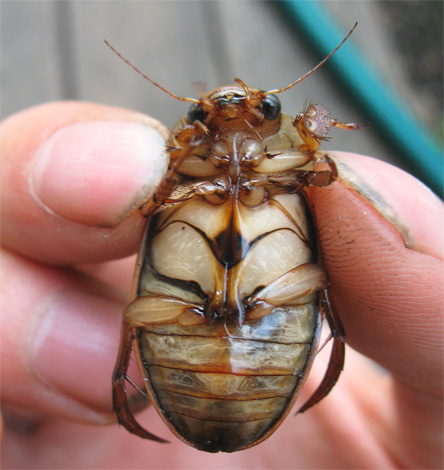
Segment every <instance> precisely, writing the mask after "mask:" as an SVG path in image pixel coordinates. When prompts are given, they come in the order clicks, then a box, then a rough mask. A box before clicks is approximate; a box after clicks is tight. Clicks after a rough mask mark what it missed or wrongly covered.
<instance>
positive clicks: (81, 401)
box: [1, 103, 444, 469]
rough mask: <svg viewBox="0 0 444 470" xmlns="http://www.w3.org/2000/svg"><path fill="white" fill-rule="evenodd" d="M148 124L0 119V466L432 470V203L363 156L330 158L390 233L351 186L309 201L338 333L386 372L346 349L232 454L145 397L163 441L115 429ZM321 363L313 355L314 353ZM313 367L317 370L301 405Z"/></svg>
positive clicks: (91, 109) (89, 108) (124, 119)
mask: <svg viewBox="0 0 444 470" xmlns="http://www.w3.org/2000/svg"><path fill="white" fill-rule="evenodd" d="M79 123H85V124H79ZM70 124H73V125H72V126H69V125H70ZM148 125H152V126H155V127H156V128H157V129H158V130H159V131H160V132H161V133H162V134H164V132H165V131H164V129H163V128H162V126H160V125H159V124H157V123H155V121H152V120H150V119H149V118H147V117H144V116H142V115H140V114H137V113H132V112H129V111H125V110H121V109H116V108H109V107H104V106H99V105H94V104H88V103H53V104H48V105H43V106H41V107H37V108H33V109H30V110H27V111H25V112H23V113H20V114H17V115H15V116H12V117H11V118H10V119H9V120H6V121H5V122H4V123H3V124H2V128H1V131H2V132H1V144H2V159H3V162H2V168H3V172H2V179H3V181H2V191H3V194H2V202H3V205H2V208H3V224H2V243H3V250H4V251H3V256H2V259H3V263H2V281H3V282H2V288H3V292H2V307H3V308H2V326H3V328H2V350H1V357H2V406H3V408H4V409H5V410H6V411H5V416H6V417H5V436H4V442H3V456H2V459H3V462H2V463H3V468H140V467H150V468H196V469H197V468H203V469H207V468H283V467H286V468H288V467H295V468H296V467H305V468H308V467H310V468H364V467H365V468H393V467H398V466H399V467H410V468H441V467H442V461H441V460H440V459H441V457H442V449H441V443H442V409H441V407H442V390H441V387H442V353H441V351H442V329H441V328H442V311H443V308H442V272H443V271H442V269H443V260H442V258H443V251H442V230H441V227H440V224H439V223H438V222H437V221H438V220H439V221H442V220H443V212H444V211H443V206H442V204H441V202H440V201H439V200H438V199H437V198H436V197H434V196H433V195H432V194H431V193H430V192H429V191H428V190H427V189H425V188H424V187H423V186H422V185H421V184H420V183H419V182H417V181H416V180H415V179H413V178H412V177H410V176H408V175H406V174H405V173H403V172H401V171H400V170H397V169H396V168H393V167H390V166H388V165H386V164H384V163H381V162H378V161H376V160H372V159H368V158H365V157H362V156H358V155H346V154H336V157H337V160H338V162H343V164H345V165H347V166H348V168H349V169H350V168H351V169H352V170H355V172H356V174H358V175H360V176H361V178H362V180H363V181H364V182H365V184H366V185H367V186H365V187H364V183H363V182H362V181H359V182H357V183H355V184H356V185H357V186H358V187H360V188H361V189H362V188H364V190H363V192H364V193H365V194H366V195H369V194H373V195H375V194H376V195H377V196H378V198H379V199H377V200H376V199H375V203H376V201H379V202H380V203H381V207H382V208H383V210H384V211H386V214H385V215H386V217H388V218H389V219H390V220H391V221H392V223H395V221H396V224H397V227H396V230H395V229H394V227H393V226H392V225H391V224H390V223H388V222H387V221H386V220H385V219H383V218H382V217H381V216H380V215H379V214H378V212H377V211H375V210H374V208H373V207H372V205H370V204H369V203H368V202H367V200H366V199H365V198H363V197H361V196H360V195H359V194H357V193H356V192H355V191H354V190H353V189H351V188H350V186H349V185H348V183H347V182H340V181H338V182H335V183H333V184H332V185H331V186H329V187H325V188H313V189H312V190H311V191H310V197H311V200H312V202H313V204H314V213H315V218H316V223H317V227H318V230H319V237H320V242H321V248H322V251H323V258H324V262H325V266H326V268H327V270H328V273H329V277H330V281H331V286H332V296H333V300H334V302H335V304H336V307H337V308H338V311H339V315H340V317H341V320H342V323H343V325H344V328H345V331H346V333H347V342H348V343H349V344H350V345H351V346H352V347H353V348H355V349H356V350H357V351H359V352H361V353H362V354H364V355H366V356H368V357H370V358H372V359H374V360H376V361H378V362H379V363H380V364H381V365H382V366H383V367H385V368H386V369H387V370H388V371H389V374H384V373H381V372H380V371H378V370H377V369H376V368H375V367H374V366H373V364H372V363H370V361H368V360H367V359H366V358H365V357H364V356H361V355H359V354H357V353H355V352H354V351H352V350H351V349H350V348H348V351H347V357H346V365H345V372H344V373H343V375H342V376H341V378H340V380H339V383H338V384H337V386H336V387H335V389H334V390H333V392H332V393H331V394H330V395H329V396H328V397H327V398H326V399H325V400H324V401H323V402H322V403H320V404H319V405H316V406H315V407H314V408H312V409H310V410H309V411H307V412H306V413H304V414H302V415H298V416H297V417H296V418H293V417H291V416H289V417H288V418H287V419H286V421H285V422H284V423H283V425H282V426H281V427H280V428H279V429H278V431H276V433H275V434H274V435H273V436H271V437H270V438H269V439H268V440H267V441H265V442H264V443H262V444H260V445H259V446H257V447H254V448H252V449H249V450H246V451H242V452H238V453H235V454H216V455H211V454H205V453H203V452H198V451H196V450H194V449H191V448H190V447H188V446H186V445H185V444H183V443H181V442H179V441H178V440H177V439H176V438H174V437H173V436H171V433H170V432H169V431H168V430H167V429H166V428H165V427H164V425H163V424H162V422H161V421H160V419H159V418H158V417H157V415H156V413H155V412H154V411H153V409H152V407H151V408H149V409H148V410H147V411H146V412H144V413H143V414H142V415H140V416H138V419H139V420H140V421H141V422H142V423H143V424H144V426H145V427H146V428H147V429H148V430H150V431H151V432H154V433H155V434H157V435H160V436H162V437H166V438H168V439H170V440H171V442H172V443H171V444H169V445H168V444H158V443H155V442H150V441H145V440H142V439H139V438H137V437H135V436H133V435H131V434H129V433H128V432H127V431H126V430H125V429H123V428H122V427H119V426H117V424H115V417H114V415H113V414H112V412H111V374H112V369H113V366H114V361H115V358H116V355H117V349H118V341H119V328H120V321H121V314H122V311H123V309H124V307H125V305H126V304H127V303H128V301H129V297H128V295H125V294H124V293H123V292H122V289H125V288H126V290H129V285H130V282H131V277H132V274H131V271H132V268H133V266H132V264H133V260H128V259H126V260H122V261H117V262H113V261H111V260H114V259H117V258H120V257H123V256H126V255H128V254H130V253H133V252H134V251H136V250H137V248H138V243H140V236H141V231H142V229H143V224H141V223H139V222H140V216H139V215H138V213H137V211H136V208H137V207H138V206H139V205H140V203H141V202H143V201H144V200H145V199H146V198H147V197H148V196H149V194H150V193H151V192H152V190H153V189H154V187H155V186H156V184H157V182H158V181H159V178H160V177H161V175H162V173H163V170H164V167H165V162H164V161H163V160H162V158H161V156H160V155H161V151H162V145H163V143H162V140H161V139H160V138H159V135H158V134H157V133H156V132H152V131H151V130H150V127H148ZM82 126H83V127H82ZM57 129H60V130H59V131H58V132H56V130H57ZM51 135H52V136H53V137H52V138H51ZM342 173H344V174H346V175H347V178H352V177H351V176H350V175H351V174H352V172H348V171H347V169H346V168H345V167H344V166H343V165H342V166H341V174H342ZM369 197H370V196H369ZM381 201H382V202H381ZM387 208H390V210H391V212H390V213H389V212H387V211H388V209H387ZM399 231H400V232H401V233H402V234H403V237H404V239H403V238H402V237H401V236H400V235H399ZM406 243H407V245H408V248H406ZM105 281H106V282H105ZM116 286H117V287H116ZM118 287H120V289H119V288H118ZM325 349H327V348H325ZM324 356H326V357H324ZM325 360H328V354H327V351H322V352H321V353H320V354H319V358H318V359H317V361H316V362H320V363H321V364H320V365H322V362H324V363H325ZM136 374H137V372H136ZM321 376H322V367H318V366H317V365H315V368H314V369H313V371H312V374H311V375H310V378H309V381H308V382H307V384H306V388H305V389H304V391H303V393H302V395H303V396H302V397H301V400H300V402H301V404H302V403H303V401H304V398H307V397H308V395H309V394H310V392H311V391H313V390H314V388H315V387H316V384H317V382H318V381H319V380H320V378H321ZM298 403H299V402H298ZM297 406H298V405H297Z"/></svg>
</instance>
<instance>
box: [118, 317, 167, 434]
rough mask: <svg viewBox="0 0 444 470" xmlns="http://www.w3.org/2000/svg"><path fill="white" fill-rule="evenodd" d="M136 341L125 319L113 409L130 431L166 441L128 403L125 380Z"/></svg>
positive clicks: (121, 422)
mask: <svg viewBox="0 0 444 470" xmlns="http://www.w3.org/2000/svg"><path fill="white" fill-rule="evenodd" d="M133 341H134V334H133V329H129V328H128V327H127V322H126V321H125V319H124V320H123V325H122V337H121V341H120V350H119V355H118V359H117V363H116V366H115V368H114V373H113V380H112V387H113V409H114V412H115V413H116V415H117V420H118V422H119V424H121V425H122V426H124V427H125V428H126V429H127V430H128V431H129V432H131V433H133V434H136V435H137V436H140V437H143V438H145V439H150V440H152V441H157V442H162V443H166V442H168V441H166V440H165V439H162V438H160V437H157V436H156V435H154V434H151V433H150V432H148V431H147V430H146V429H144V428H143V427H142V426H141V425H140V424H139V423H138V422H137V421H136V419H135V418H134V415H133V413H132V411H131V410H130V407H129V404H128V396H127V393H126V387H125V381H126V380H127V371H128V365H129V361H130V357H131V350H132V344H133Z"/></svg>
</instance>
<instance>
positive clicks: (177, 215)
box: [107, 25, 361, 452]
mask: <svg viewBox="0 0 444 470" xmlns="http://www.w3.org/2000/svg"><path fill="white" fill-rule="evenodd" d="M355 27H356V25H355V26H354V27H353V29H352V30H351V31H350V32H349V34H348V35H347V36H346V37H345V38H344V40H343V41H342V42H341V44H339V45H338V46H337V47H336V49H335V50H334V51H333V52H331V53H330V54H329V55H328V56H327V57H326V58H325V59H324V60H323V61H322V62H320V63H319V64H318V65H317V66H316V67H315V68H314V69H312V70H310V71H309V72H308V73H307V74H305V75H304V76H302V77H301V78H299V79H298V80H296V81H295V82H293V83H291V84H290V85H288V86H287V87H285V88H280V89H275V90H270V91H261V90H259V89H256V88H252V87H249V86H247V85H245V84H244V83H243V82H242V81H241V80H240V79H235V83H236V84H234V85H229V86H225V87H222V88H218V89H216V90H213V91H211V92H209V93H207V94H204V95H203V96H202V97H201V98H200V99H194V98H185V97H179V96H177V95H175V94H174V93H171V92H169V91H168V90H166V89H165V88H163V87H162V86H161V85H159V84H158V83H156V82H154V81H153V80H151V79H150V78H149V77H147V76H146V75H144V74H143V73H142V72H140V71H139V70H138V69H136V68H135V67H134V66H133V65H132V64H131V63H129V62H128V61H127V60H126V59H125V58H123V57H122V56H121V55H120V54H119V53H118V52H117V51H116V50H115V49H114V48H112V46H110V45H109V44H108V43H107V45H108V46H109V47H110V48H111V49H112V50H113V51H114V52H116V54H118V56H119V57H120V58H122V59H123V60H124V61H125V62H126V63H128V64H129V65H130V66H131V67H132V68H133V69H135V70H136V71H137V72H138V73H140V74H142V75H143V76H144V77H145V78H146V79H147V80H149V81H150V82H151V83H153V84H154V85H155V86H157V87H159V88H160V89H162V90H163V91H165V92H167V93H168V94H169V95H170V96H172V97H173V98H176V99H179V100H181V101H187V102H191V103H192V105H191V108H190V110H189V112H188V115H187V116H186V117H184V118H182V119H181V120H180V121H179V122H178V123H177V124H176V126H175V127H174V128H173V129H172V131H171V135H170V137H169V139H168V141H167V152H168V153H169V156H170V163H169V167H168V170H167V172H166V174H165V176H164V178H163V180H162V182H161V184H160V186H159V187H158V188H157V190H156V191H155V193H154V195H153V197H152V199H150V200H149V201H146V202H145V204H144V205H143V206H142V207H141V211H142V214H143V216H145V217H147V218H148V220H147V227H146V230H145V235H144V239H143V242H142V248H141V250H140V253H139V257H138V261H137V264H136V270H135V283H134V286H135V287H134V289H133V301H132V302H131V304H130V305H129V306H128V307H127V309H126V310H125V312H124V315H123V324H122V330H121V345H120V351H119V355H118V359H117V363H116V367H115V370H114V375H113V405H114V410H115V412H116V414H117V418H118V421H119V423H120V424H122V425H123V426H124V427H125V428H127V429H128V430H129V431H130V432H132V433H134V434H136V435H138V436H140V437H143V438H147V439H151V440H155V441H159V442H165V441H164V440H163V439H161V438H159V437H157V436H155V435H154V434H152V433H150V432H149V431H147V430H145V429H144V428H143V427H142V426H141V425H140V424H139V423H138V422H137V421H136V420H135V418H134V416H133V414H132V412H131V409H130V406H129V403H128V400H127V395H126V388H125V382H126V380H128V379H129V378H128V377H127V369H128V364H129V360H130V355H131V351H132V349H133V348H134V349H135V353H136V357H137V360H138V364H139V368H140V371H141V374H142V376H143V377H144V382H145V384H146V391H147V393H148V396H149V398H150V400H151V402H152V403H153V404H154V405H155V407H156V409H157V410H158V412H159V414H160V416H161V417H162V419H163V420H164V421H165V423H166V424H167V425H168V426H169V428H170V429H171V430H172V431H173V433H174V434H175V435H176V436H177V437H178V438H179V439H181V440H182V441H184V442H185V443H187V444H189V445H190V446H192V447H194V448H196V449H199V450H203V451H207V452H219V451H222V452H235V451H239V450H242V449H246V448H249V447H252V446H254V445H256V444H258V443H260V442H262V441H263V440H265V439H266V438H267V437H268V436H270V434H271V433H273V432H274V431H275V430H276V428H277V427H278V426H279V424H280V423H281V422H282V420H283V419H284V418H285V416H286V415H287V414H288V413H289V411H290V409H291V407H292V405H293V403H294V401H295V400H296V397H297V396H298V393H299V391H300V389H301V387H302V386H303V384H304V382H305V379H306V377H307V374H308V372H309V370H310V366H311V363H312V360H313V357H314V355H315V354H316V352H317V350H318V342H319V335H320V329H321V321H322V319H323V318H324V317H325V318H326V319H327V321H328V324H329V326H330V329H331V337H332V340H333V345H332V352H331V358H330V362H329V365H328V367H327V371H326V373H325V376H324V379H323V381H322V383H321V384H320V386H319V387H318V389H317V390H316V391H315V393H314V394H313V395H312V397H311V398H310V399H309V400H308V402H307V403H306V404H305V405H304V406H303V407H302V408H301V409H300V410H299V412H302V411H305V410H306V409H308V408H310V407H311V406H313V405H314V404H316V403H317V402H319V401H320V400H321V399H322V398H324V397H325V396H326V395H327V394H328V393H329V392H330V390H331V389H332V387H333V386H334V384H335V383H336V381H337V380H338V377H339V374H340V372H341V370H342V368H343V363H344V349H345V347H344V337H345V335H344V332H343V329H342V326H341V324H340V322H339V319H338V318H337V316H336V314H335V313H334V312H333V310H332V308H331V304H330V302H329V298H328V279H327V274H326V272H325V270H324V269H323V267H322V264H321V260H320V256H319V253H318V250H317V240H316V234H315V227H314V224H313V222H312V219H311V215H310V210H309V207H308V203H307V201H306V195H305V188H306V187H307V186H326V185H329V184H330V183H331V182H332V181H333V180H334V179H335V178H336V176H337V170H336V166H335V164H334V162H333V161H332V160H331V159H330V158H329V156H328V155H327V154H325V153H322V152H320V151H319V150H318V149H319V146H320V143H321V141H322V140H326V134H327V132H328V131H329V129H330V128H331V127H332V126H336V127H339V128H343V129H358V128H360V127H361V126H360V125H358V124H354V123H343V122H338V121H336V120H335V119H331V118H330V117H329V113H328V111H327V110H326V109H325V108H324V107H322V106H320V105H314V104H312V105H310V106H308V107H307V109H306V110H305V111H304V112H302V113H300V114H299V115H298V116H297V117H296V118H295V119H294V118H292V117H291V116H289V115H286V114H283V113H282V112H281V106H280V102H279V99H278V98H277V96H276V94H278V93H281V92H283V91H286V90H288V89H290V88H292V87H293V86H295V85H296V84H297V83H299V82H301V81H302V80H303V79H304V78H306V77H307V76H308V75H310V74H311V73H313V72H314V71H315V70H317V69H318V68H319V67H320V66H321V65H322V64H323V63H324V62H325V61H326V60H328V59H329V58H330V57H331V56H332V55H333V54H334V53H335V52H336V51H337V50H338V49H339V47H341V45H342V44H343V43H344V42H345V41H346V40H347V38H348V37H349V36H350V34H351V33H352V31H353V30H354V28H355Z"/></svg>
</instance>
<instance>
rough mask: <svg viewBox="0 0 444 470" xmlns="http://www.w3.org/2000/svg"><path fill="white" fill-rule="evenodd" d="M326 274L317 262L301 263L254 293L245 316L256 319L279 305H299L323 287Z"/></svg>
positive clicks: (249, 300) (325, 281) (325, 283)
mask: <svg viewBox="0 0 444 470" xmlns="http://www.w3.org/2000/svg"><path fill="white" fill-rule="evenodd" d="M326 285H327V274H326V272H325V271H324V269H322V268H321V267H320V266H318V265H317V264H312V263H306V264H302V265H300V266H298V267H296V268H294V269H292V270H291V271H288V272H287V273H285V274H284V275H283V276H281V277H280V278H278V279H277V280H276V281H274V282H272V283H271V284H269V285H268V286H266V287H264V288H263V289H261V290H260V291H259V292H257V293H256V294H254V295H253V296H252V297H251V298H250V299H248V301H247V308H248V310H249V312H248V313H247V318H248V319H249V320H256V319H258V318H262V317H264V316H265V315H268V314H269V313H270V312H271V311H272V310H273V309H274V308H276V307H279V306H281V305H299V304H304V303H306V302H308V301H309V298H308V296H311V294H313V293H315V292H317V291H319V290H320V289H323V288H325V287H326Z"/></svg>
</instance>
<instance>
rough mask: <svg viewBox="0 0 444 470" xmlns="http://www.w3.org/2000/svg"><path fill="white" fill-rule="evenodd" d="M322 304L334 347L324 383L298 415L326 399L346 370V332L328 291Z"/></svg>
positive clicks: (321, 300) (325, 291) (322, 293)
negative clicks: (334, 309) (344, 369)
mask: <svg viewBox="0 0 444 470" xmlns="http://www.w3.org/2000/svg"><path fill="white" fill-rule="evenodd" d="M320 303H321V308H322V310H323V312H324V315H325V316H326V318H327V321H328V325H329V327H330V331H331V335H332V337H333V346H332V349H331V354H330V360H329V363H328V366H327V370H326V371H325V374H324V378H323V379H322V382H321V383H320V385H319V386H318V388H317V389H316V391H315V392H314V393H313V395H312V396H311V397H310V398H309V400H308V401H307V402H306V403H305V404H304V405H303V406H302V408H300V409H299V410H298V413H303V412H304V411H306V410H308V409H309V408H311V407H312V406H313V405H316V403H319V402H320V401H321V400H322V399H323V398H324V397H326V396H327V395H328V394H329V393H330V391H331V390H332V388H333V387H334V386H335V384H336V382H337V381H338V379H339V376H340V375H341V372H342V370H343V368H344V358H345V332H344V329H343V327H342V324H341V322H340V321H339V318H337V317H336V316H335V314H334V312H333V308H332V305H331V301H330V299H329V296H328V291H327V289H325V290H324V291H323V292H321V293H320Z"/></svg>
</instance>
